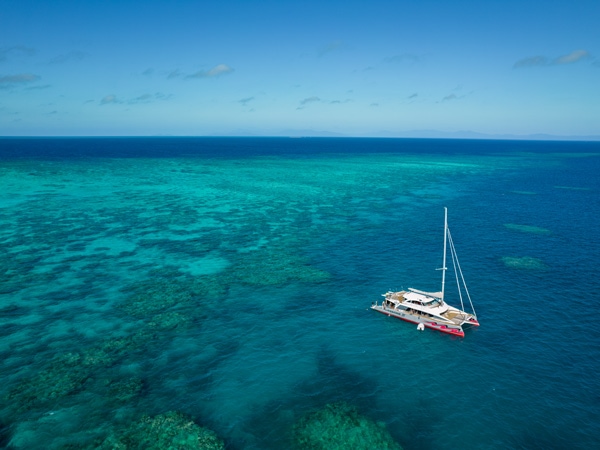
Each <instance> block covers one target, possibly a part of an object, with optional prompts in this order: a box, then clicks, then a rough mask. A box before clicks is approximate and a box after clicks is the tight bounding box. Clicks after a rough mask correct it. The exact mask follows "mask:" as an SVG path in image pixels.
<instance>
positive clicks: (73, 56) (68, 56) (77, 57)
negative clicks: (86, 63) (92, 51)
mask: <svg viewBox="0 0 600 450" xmlns="http://www.w3.org/2000/svg"><path fill="white" fill-rule="evenodd" d="M86 56H87V54H86V53H84V52H80V51H78V50H74V51H72V52H69V53H65V54H63V55H58V56H55V57H54V58H52V59H51V60H50V61H48V64H63V63H66V62H71V61H81V60H82V59H83V58H85V57H86Z"/></svg>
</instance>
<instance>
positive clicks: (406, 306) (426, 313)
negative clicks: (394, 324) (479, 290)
mask: <svg viewBox="0 0 600 450" xmlns="http://www.w3.org/2000/svg"><path fill="white" fill-rule="evenodd" d="M447 247H449V248H450V255H451V260H452V266H453V268H454V276H455V278H456V284H457V287H458V296H459V298H460V305H461V308H460V309H458V308H455V307H454V306H450V305H448V304H447V303H446V302H445V301H444V293H445V292H444V290H445V287H446V270H447V267H446V251H447ZM438 270H441V271H442V290H441V292H425V291H419V290H418V289H412V288H409V289H408V290H406V291H398V292H392V291H388V292H386V293H385V294H383V297H384V300H383V301H382V302H381V305H378V304H377V302H374V303H373V304H372V305H371V309H374V310H375V311H379V312H380V313H383V314H386V315H388V316H393V317H397V318H398V319H402V320H405V321H407V322H412V323H416V324H418V325H417V328H418V329H419V330H423V329H424V328H425V327H426V328H432V329H434V330H439V331H442V332H444V333H448V334H453V335H455V336H461V337H463V336H464V335H465V332H464V329H463V328H466V327H468V326H479V321H478V320H477V315H476V314H475V308H474V307H473V302H472V301H471V296H470V295H469V291H468V290H467V285H466V283H465V279H464V277H463V274H462V270H461V268H460V264H459V262H458V257H457V256H456V249H455V248H454V242H453V241H452V236H451V235H450V230H449V229H448V208H444V259H443V263H442V268H441V269H438ZM463 290H464V294H465V297H466V298H467V299H468V300H469V304H470V306H471V311H472V312H471V313H468V312H466V311H465V307H464V302H463Z"/></svg>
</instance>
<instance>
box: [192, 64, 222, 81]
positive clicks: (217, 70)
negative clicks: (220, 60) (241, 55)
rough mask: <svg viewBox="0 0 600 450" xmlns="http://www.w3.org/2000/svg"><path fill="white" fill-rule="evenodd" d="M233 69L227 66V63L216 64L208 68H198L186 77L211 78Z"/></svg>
mask: <svg viewBox="0 0 600 450" xmlns="http://www.w3.org/2000/svg"><path fill="white" fill-rule="evenodd" d="M233 71H234V69H233V68H231V67H229V66H228V65H227V64H218V65H216V66H215V67H213V68H212V69H209V70H200V71H198V72H196V73H193V74H191V75H188V76H187V77H186V78H213V77H219V76H221V75H226V74H228V73H231V72H233Z"/></svg>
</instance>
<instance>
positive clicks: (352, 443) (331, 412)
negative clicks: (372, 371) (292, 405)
mask: <svg viewBox="0 0 600 450" xmlns="http://www.w3.org/2000/svg"><path fill="white" fill-rule="evenodd" d="M293 438H294V442H295V444H296V446H297V448H299V449H302V450H304V449H306V450H320V449H327V450H334V449H353V450H362V449H364V450H376V449H377V450H379V449H391V450H401V449H402V447H401V446H400V445H399V444H397V443H396V442H395V441H394V440H393V439H392V437H391V436H390V434H389V433H388V431H387V430H386V428H385V425H383V424H382V423H375V422H373V421H372V420H370V419H368V418H366V417H363V416H361V415H360V414H359V413H358V411H357V409H356V408H355V407H353V406H351V405H348V404H347V403H345V402H338V403H332V404H328V405H326V406H325V407H324V408H322V409H320V410H318V411H316V412H313V413H310V414H308V415H306V416H305V417H303V418H302V419H300V421H299V422H298V423H297V424H296V425H295V426H294V434H293Z"/></svg>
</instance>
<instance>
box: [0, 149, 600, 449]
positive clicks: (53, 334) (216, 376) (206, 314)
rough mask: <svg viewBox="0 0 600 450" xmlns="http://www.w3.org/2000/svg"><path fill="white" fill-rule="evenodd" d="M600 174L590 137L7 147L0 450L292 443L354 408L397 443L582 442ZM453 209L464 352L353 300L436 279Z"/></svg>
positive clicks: (2, 169)
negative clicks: (309, 420)
mask: <svg viewBox="0 0 600 450" xmlns="http://www.w3.org/2000/svg"><path fill="white" fill-rule="evenodd" d="M599 173H600V143H595V142H543V141H538V142H535V141H534V142H529V141H476V140H465V141H463V140H426V139H422V140H419V139H316V138H315V139H312V138H311V139H281V138H105V139H94V138H86V139H77V138H68V139H63V138H54V139H41V138H40V139H38V138H31V139H12V138H2V139H0V187H1V189H0V258H1V259H0V278H1V280H0V281H1V285H0V286H1V287H0V335H1V336H2V339H1V340H0V357H1V358H2V361H3V363H2V374H3V377H2V378H3V383H2V387H0V397H1V398H2V399H3V401H2V402H1V403H0V404H1V405H3V406H2V407H1V409H0V424H1V425H2V429H1V431H0V445H4V446H5V447H9V448H27V449H29V448H60V447H61V446H64V445H68V444H70V445H74V446H79V447H85V446H88V447H89V448H94V446H95V445H96V446H97V445H99V444H98V443H101V442H103V440H104V439H105V438H106V437H107V436H110V435H111V433H112V434H118V433H119V430H122V429H125V428H127V427H128V426H130V424H131V423H133V422H135V421H136V420H138V419H139V418H140V417H141V416H142V415H143V414H147V415H150V416H154V415H157V414H161V413H164V412H167V411H174V410H177V411H181V412H182V413H184V414H187V415H190V416H191V417H193V418H194V420H195V421H196V422H197V423H198V424H200V425H203V426H206V427H209V428H211V429H212V430H214V431H215V432H216V433H217V435H218V436H219V437H220V438H221V439H223V440H224V441H225V443H226V444H227V447H228V448H232V449H242V448H258V449H263V448H264V449H271V448H273V449H277V448H291V446H292V445H293V438H292V432H291V430H292V429H293V427H294V424H296V423H298V421H299V420H300V419H301V418H302V417H303V416H304V415H306V414H307V413H310V412H311V411H315V410H318V409H319V408H322V407H323V406H325V405H326V404H330V403H333V402H336V401H345V402H347V403H349V404H351V405H353V406H356V407H357V408H358V410H359V412H360V413H361V414H362V415H364V416H365V417H367V418H369V419H372V420H374V421H378V422H382V423H383V424H384V425H385V427H386V429H387V430H388V431H389V433H390V434H391V435H392V437H393V438H394V439H395V440H396V441H397V442H399V443H400V444H401V445H402V446H403V447H404V448H405V449H450V448H522V449H537V448H539V449H554V448H555V449H563V448H582V449H583V448H586V449H587V448H593V447H594V446H595V445H597V442H598V441H599V438H600V382H599V381H598V376H597V373H598V372H599V370H600V329H599V328H598V327H597V325H596V322H597V316H598V314H599V313H600V302H599V301H598V298H599V297H598V292H600V282H599V281H598V276H597V260H598V257H599V256H600V240H599V237H600V224H599V221H598V220H597V216H598V214H599V213H600V195H599V194H600V177H599V176H598V174H599ZM444 206H446V207H448V210H449V222H450V228H451V230H452V235H453V239H454V242H455V244H456V247H457V251H458V255H459V258H460V261H461V265H462V269H463V272H464V274H465V277H466V280H467V284H468V287H469V291H470V293H471V296H472V298H473V300H474V304H475V308H476V311H477V315H478V317H479V321H480V323H481V327H480V328H477V329H471V330H467V332H466V336H465V337H464V338H463V339H459V338H455V337H452V336H448V335H444V334H440V333H437V332H434V331H431V330H426V331H424V332H418V331H417V330H416V327H413V326H412V325H411V324H407V323H404V322H401V321H398V320H395V319H393V318H389V317H385V316H383V315H381V314H377V313H375V312H372V311H370V310H369V309H368V307H369V305H370V304H371V302H372V301H379V300H380V299H381V294H382V293H384V292H386V291H387V290H389V289H401V288H407V287H416V288H419V289H424V290H438V289H439V283H440V279H439V277H440V272H438V271H435V268H437V267H440V266H439V265H440V264H441V252H442V227H443V207H444ZM450 290H451V287H449V291H448V292H449V293H448V301H449V302H451V303H455V302H453V300H456V298H452V295H451V291H450Z"/></svg>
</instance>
